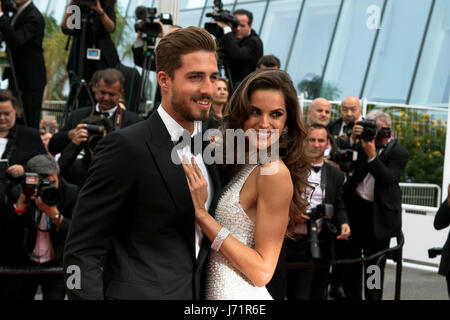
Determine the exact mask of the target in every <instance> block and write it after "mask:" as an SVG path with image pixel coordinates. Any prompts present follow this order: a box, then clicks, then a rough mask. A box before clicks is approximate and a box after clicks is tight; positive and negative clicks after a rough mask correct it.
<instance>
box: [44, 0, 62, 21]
mask: <svg viewBox="0 0 450 320" xmlns="http://www.w3.org/2000/svg"><path fill="white" fill-rule="evenodd" d="M45 9H47V12H46V13H47V14H48V15H51V16H52V17H54V18H55V19H56V21H57V22H58V23H61V22H62V18H63V17H64V10H65V9H66V1H61V0H51V1H49V3H48V7H47V8H45ZM41 12H42V13H44V11H41Z"/></svg>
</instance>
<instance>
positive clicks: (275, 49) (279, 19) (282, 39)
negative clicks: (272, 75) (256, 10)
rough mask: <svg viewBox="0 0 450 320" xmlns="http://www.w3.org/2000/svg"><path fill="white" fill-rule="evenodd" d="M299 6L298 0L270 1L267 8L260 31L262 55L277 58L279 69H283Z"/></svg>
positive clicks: (300, 2)
mask: <svg viewBox="0 0 450 320" xmlns="http://www.w3.org/2000/svg"><path fill="white" fill-rule="evenodd" d="M301 5H302V1H299V0H283V1H271V2H270V3H269V7H268V8H267V14H266V18H265V20H264V26H263V28H262V31H261V39H262V41H263V44H264V54H265V55H268V54H273V55H275V56H277V57H278V58H279V59H280V61H281V68H284V67H285V63H286V60H287V56H288V54H289V48H290V45H291V42H292V37H293V35H294V32H295V26H296V23H297V19H298V14H299V12H300V8H301ZM262 12H264V11H263V10H262Z"/></svg>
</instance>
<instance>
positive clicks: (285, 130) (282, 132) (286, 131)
mask: <svg viewBox="0 0 450 320" xmlns="http://www.w3.org/2000/svg"><path fill="white" fill-rule="evenodd" d="M288 132H289V130H288V127H287V126H286V127H284V128H283V130H282V131H281V135H282V136H284V135H286V134H287V133H288Z"/></svg>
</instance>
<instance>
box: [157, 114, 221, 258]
mask: <svg viewBox="0 0 450 320" xmlns="http://www.w3.org/2000/svg"><path fill="white" fill-rule="evenodd" d="M157 112H158V114H159V116H160V117H161V119H162V121H163V122H164V125H165V126H166V129H167V131H168V132H169V135H170V138H171V140H172V141H173V142H177V141H178V140H179V139H180V137H181V136H183V132H184V131H186V129H184V128H183V127H182V126H181V125H180V124H179V123H178V122H176V121H175V120H174V119H173V118H172V117H171V116H170V115H169V114H168V113H167V112H166V110H164V108H163V107H162V106H161V105H160V106H159V107H158V109H157ZM201 132H202V122H201V121H195V122H194V132H193V133H192V135H191V137H193V136H194V135H195V134H197V133H201ZM177 152H178V156H179V157H180V160H182V159H183V156H184V157H186V158H187V159H189V160H191V158H192V157H194V159H195V162H196V163H197V165H198V166H199V168H200V170H201V172H202V174H203V177H204V178H205V180H206V182H207V183H208V199H207V200H206V203H205V208H206V210H209V207H210V206H211V201H212V197H213V194H214V187H213V185H212V182H211V178H210V177H209V174H208V170H206V166H205V163H204V162H203V157H202V154H201V153H199V154H197V155H195V156H194V155H193V154H192V152H191V146H190V144H189V145H186V146H184V148H182V149H178V150H177ZM202 239H203V233H202V230H201V229H200V227H199V226H198V224H197V223H195V253H196V255H197V256H198V253H199V251H200V246H201V243H202Z"/></svg>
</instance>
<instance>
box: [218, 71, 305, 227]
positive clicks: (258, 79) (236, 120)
mask: <svg viewBox="0 0 450 320" xmlns="http://www.w3.org/2000/svg"><path fill="white" fill-rule="evenodd" d="M256 90H278V91H280V92H281V93H282V94H283V96H284V100H285V104H286V112H287V120H286V127H287V133H286V134H282V135H281V136H280V139H279V148H280V159H281V160H283V162H284V164H285V165H286V166H287V168H288V169H289V171H290V173H291V178H292V182H293V185H294V195H293V198H292V202H291V205H290V210H289V225H288V228H287V232H286V234H287V236H291V235H292V231H293V229H294V227H295V218H296V217H299V215H300V214H301V213H304V212H305V211H306V208H307V206H308V201H307V200H306V199H305V197H304V195H305V192H306V188H307V187H308V186H309V185H308V175H309V171H310V168H311V164H310V163H311V159H310V158H309V156H308V155H307V154H306V152H305V149H304V141H305V139H306V136H307V132H306V129H305V126H304V121H303V117H302V114H301V112H300V105H299V102H298V97H297V92H296V90H295V88H294V85H293V83H292V80H291V78H290V77H289V75H288V74H287V73H286V72H285V71H282V70H277V69H263V70H259V71H255V72H253V73H251V74H250V75H248V76H247V77H246V78H245V79H244V80H243V81H242V82H241V84H240V85H239V87H238V88H237V89H236V91H235V92H234V93H233V95H232V97H231V99H230V101H229V103H228V104H227V105H226V107H225V110H224V118H223V126H222V128H221V129H222V134H223V137H224V138H223V139H224V140H223V141H226V129H234V130H236V129H242V128H243V125H244V122H245V121H246V120H247V119H248V118H249V117H250V110H251V104H250V98H251V96H252V94H253V93H254V92H255V91H256ZM225 147H226V146H225ZM224 156H226V149H225V152H224ZM236 157H237V155H236V153H235V158H236ZM224 163H226V162H225V161H224ZM240 167H241V165H239V164H237V161H235V162H234V164H232V165H225V169H226V172H228V173H230V174H234V173H236V172H237V171H238V170H239V169H240Z"/></svg>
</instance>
